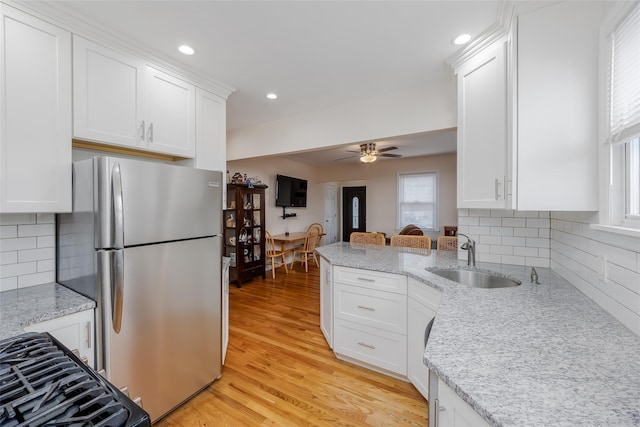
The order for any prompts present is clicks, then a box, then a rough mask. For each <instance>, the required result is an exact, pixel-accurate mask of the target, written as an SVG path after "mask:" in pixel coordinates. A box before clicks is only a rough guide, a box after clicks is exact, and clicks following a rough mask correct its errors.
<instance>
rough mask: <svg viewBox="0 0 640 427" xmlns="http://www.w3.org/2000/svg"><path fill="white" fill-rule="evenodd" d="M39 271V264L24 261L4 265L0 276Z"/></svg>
mask: <svg viewBox="0 0 640 427" xmlns="http://www.w3.org/2000/svg"><path fill="white" fill-rule="evenodd" d="M37 271H38V264H37V263H35V262H23V263H19V264H7V265H3V266H2V269H1V270H0V278H3V279H4V278H7V277H11V276H21V275H23V274H32V273H36V272H37Z"/></svg>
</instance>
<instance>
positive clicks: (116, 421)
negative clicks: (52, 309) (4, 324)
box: [0, 333, 151, 427]
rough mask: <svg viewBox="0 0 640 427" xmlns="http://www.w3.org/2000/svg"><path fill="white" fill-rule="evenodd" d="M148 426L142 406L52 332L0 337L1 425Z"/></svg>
mask: <svg viewBox="0 0 640 427" xmlns="http://www.w3.org/2000/svg"><path fill="white" fill-rule="evenodd" d="M150 425H151V422H150V419H149V415H148V414H147V413H146V412H145V411H144V410H142V408H140V407H139V406H138V405H136V404H135V403H134V402H133V401H131V400H130V399H129V398H128V397H126V396H125V395H124V394H123V393H122V392H120V391H119V390H117V389H116V388H115V387H113V386H112V385H111V384H109V383H108V382H107V381H106V380H105V379H104V378H102V377H101V376H100V375H98V374H97V373H96V372H95V371H93V370H92V369H91V368H90V367H88V366H86V365H85V364H84V363H82V362H81V361H80V359H78V358H77V357H76V356H75V355H74V354H73V353H72V352H71V351H69V350H68V349H67V348H66V347H64V346H63V345H62V344H60V343H59V342H58V341H57V340H56V339H55V338H53V337H52V336H51V335H49V334H47V333H27V334H23V335H20V336H18V337H13V338H8V339H5V340H2V341H0V427H5V426H12V427H13V426H25V427H27V426H28V427H36V426H43V427H54V426H73V427H88V426H102V427H124V426H150Z"/></svg>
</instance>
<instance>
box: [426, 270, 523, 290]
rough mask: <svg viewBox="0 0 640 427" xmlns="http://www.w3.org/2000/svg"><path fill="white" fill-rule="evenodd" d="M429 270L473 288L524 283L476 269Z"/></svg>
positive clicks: (505, 286)
mask: <svg viewBox="0 0 640 427" xmlns="http://www.w3.org/2000/svg"><path fill="white" fill-rule="evenodd" d="M428 271H429V272H430V273H433V274H437V275H438V276H440V277H444V278H445V279H449V280H453V281H454V282H458V283H461V284H463V285H467V286H470V287H472V288H489V289H493V288H509V287H512V286H518V285H520V284H522V282H521V281H519V280H516V279H509V278H507V277H502V276H497V275H495V274H491V273H485V272H482V271H475V270H463V269H460V270H448V269H436V270H428Z"/></svg>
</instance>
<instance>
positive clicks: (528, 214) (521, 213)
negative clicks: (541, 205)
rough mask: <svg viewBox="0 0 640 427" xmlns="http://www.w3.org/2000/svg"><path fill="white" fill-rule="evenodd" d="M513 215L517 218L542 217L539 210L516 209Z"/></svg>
mask: <svg viewBox="0 0 640 427" xmlns="http://www.w3.org/2000/svg"><path fill="white" fill-rule="evenodd" d="M513 216H514V217H516V218H540V212H538V211H514V212H513Z"/></svg>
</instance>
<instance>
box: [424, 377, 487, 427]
mask: <svg viewBox="0 0 640 427" xmlns="http://www.w3.org/2000/svg"><path fill="white" fill-rule="evenodd" d="M436 406H438V408H439V410H438V422H437V424H436V427H488V426H489V423H488V422H486V421H485V420H484V418H482V417H481V416H480V415H478V413H477V412H476V411H474V410H473V408H472V407H471V405H469V404H468V403H467V402H465V401H464V400H462V399H461V398H460V397H458V395H457V394H455V393H454V392H453V390H451V389H450V388H449V386H448V385H446V384H445V383H444V382H443V381H441V380H439V381H438V405H436Z"/></svg>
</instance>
